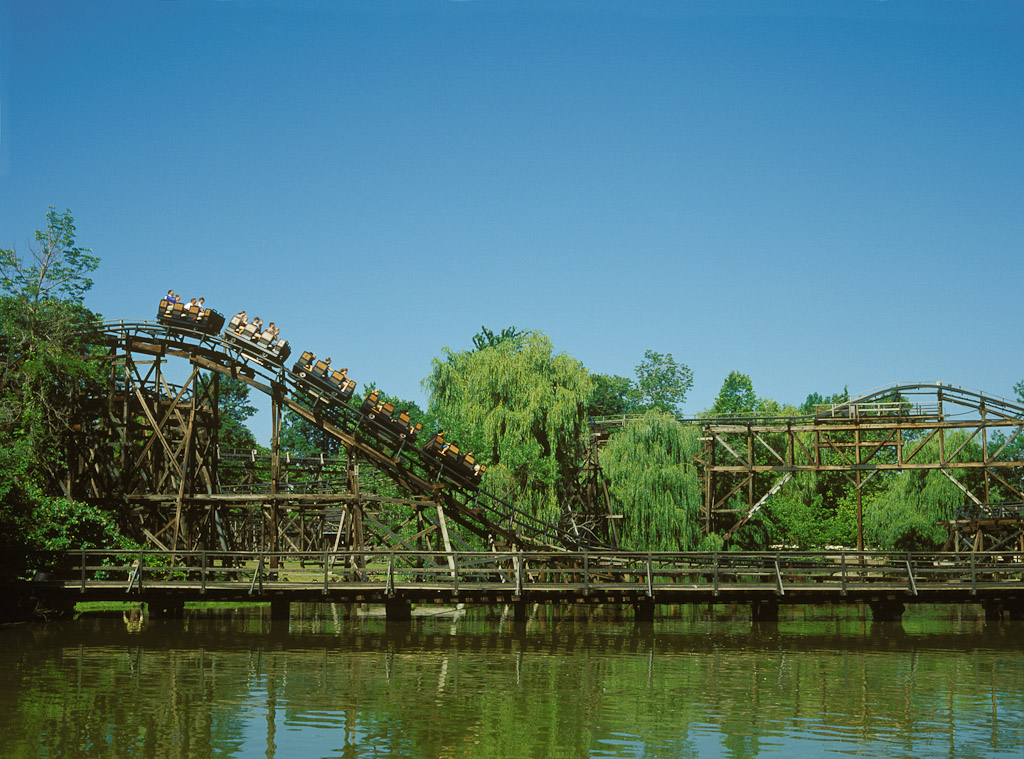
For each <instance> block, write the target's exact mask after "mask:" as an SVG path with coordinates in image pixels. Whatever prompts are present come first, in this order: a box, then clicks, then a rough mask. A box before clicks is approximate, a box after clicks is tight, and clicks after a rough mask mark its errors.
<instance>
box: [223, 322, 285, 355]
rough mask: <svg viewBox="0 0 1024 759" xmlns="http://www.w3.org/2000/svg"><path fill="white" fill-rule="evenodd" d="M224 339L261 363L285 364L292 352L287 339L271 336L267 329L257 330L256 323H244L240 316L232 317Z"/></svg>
mask: <svg viewBox="0 0 1024 759" xmlns="http://www.w3.org/2000/svg"><path fill="white" fill-rule="evenodd" d="M224 341H225V342H226V343H228V344H229V345H231V346H233V347H235V348H237V349H238V350H240V351H241V352H242V353H243V354H244V355H246V356H248V357H250V358H254V359H256V360H257V361H259V362H260V363H265V362H268V361H269V362H270V363H275V364H283V363H284V362H285V361H286V360H287V359H288V356H290V355H291V352H292V349H291V346H290V345H288V341H287V340H278V339H276V338H274V337H271V335H270V334H268V332H267V331H264V332H257V331H256V325H255V324H244V325H243V324H242V320H241V318H240V317H238V316H233V317H231V321H230V322H228V328H227V329H226V330H224Z"/></svg>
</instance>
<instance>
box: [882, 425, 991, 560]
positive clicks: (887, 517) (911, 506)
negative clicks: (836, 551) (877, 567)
mask: <svg viewBox="0 0 1024 759" xmlns="http://www.w3.org/2000/svg"><path fill="white" fill-rule="evenodd" d="M965 442H966V444H964V443H965ZM945 446H946V449H947V450H958V449H960V450H959V453H958V454H957V455H956V461H959V462H963V461H980V460H981V446H980V445H978V444H977V443H976V442H974V441H973V440H967V433H964V432H962V431H955V432H952V433H949V434H947V435H946V439H945ZM961 446H963V447H962V448H961ZM914 460H915V461H916V462H918V463H935V462H937V461H939V441H938V439H936V438H933V439H932V440H929V441H928V442H927V443H925V444H924V446H923V447H922V449H921V452H920V453H918V454H917V455H916V456H915V457H914ZM949 474H950V476H952V477H954V478H956V479H957V480H959V481H961V482H962V483H964V484H965V486H966V487H967V488H968V489H970V490H973V491H976V490H978V489H980V487H979V486H980V484H981V483H980V481H979V479H980V477H982V476H983V475H982V474H981V472H980V470H977V469H956V468H953V467H950V469H949ZM965 498H966V496H965V495H964V492H963V491H962V490H961V489H960V488H959V487H957V485H956V484H954V483H953V482H952V481H950V479H949V477H947V476H946V475H945V474H943V472H941V471H938V470H934V469H932V470H924V469H912V470H909V471H905V472H900V473H899V474H898V475H896V476H895V477H893V478H892V479H891V480H890V481H889V482H888V483H887V487H885V488H884V489H883V490H880V491H879V492H878V493H876V494H873V497H871V498H870V500H868V501H867V502H866V503H865V504H864V533H865V540H866V542H868V543H870V544H872V545H874V546H875V547H877V548H882V549H889V550H899V551H927V550H937V549H939V548H941V547H942V546H943V544H944V543H945V541H946V537H947V535H948V529H947V527H946V524H945V522H947V521H948V520H950V519H952V518H953V516H954V515H955V513H956V510H957V507H959V506H960V505H961V504H963V503H964V499H965Z"/></svg>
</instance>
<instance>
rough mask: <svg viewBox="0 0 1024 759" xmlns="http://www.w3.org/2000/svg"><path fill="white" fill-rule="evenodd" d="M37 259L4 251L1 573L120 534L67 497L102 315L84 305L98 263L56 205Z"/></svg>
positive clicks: (36, 248) (33, 253) (0, 283)
mask: <svg viewBox="0 0 1024 759" xmlns="http://www.w3.org/2000/svg"><path fill="white" fill-rule="evenodd" d="M46 222H47V224H46V228H45V229H43V230H39V231H37V232H36V233H35V236H34V238H33V240H32V241H31V242H30V243H29V245H28V248H29V253H30V258H31V260H29V261H26V260H23V259H22V258H21V257H20V256H19V255H18V254H17V253H16V251H15V250H14V249H13V248H11V249H3V250H0V288H2V293H3V294H2V295H0V535H2V539H0V547H2V549H3V553H2V558H0V573H2V574H4V575H6V576H7V577H11V576H19V575H22V574H24V572H25V571H26V570H27V569H29V568H31V567H41V566H44V565H45V563H46V560H45V558H44V557H45V556H46V555H50V556H52V552H53V551H56V550H59V549H62V548H66V547H68V546H71V545H85V544H89V543H90V542H91V543H93V544H95V542H96V541H98V540H100V539H104V538H110V537H111V536H116V530H115V529H114V528H113V523H112V521H111V520H110V518H109V516H107V515H104V514H102V513H101V512H99V511H98V510H96V509H93V508H91V507H88V506H85V505H84V504H80V503H77V502H75V501H72V500H69V499H66V498H63V497H61V494H60V487H59V484H60V482H61V481H62V479H63V475H64V473H65V467H66V462H67V460H68V453H69V448H70V446H72V445H73V444H74V443H73V441H74V436H75V423H76V411H75V409H76V405H75V402H76V398H77V397H80V396H85V395H91V394H93V393H95V392H96V390H95V388H96V386H97V382H98V379H97V373H96V369H95V366H94V362H91V361H90V360H89V359H88V354H89V353H90V351H91V343H90V340H91V335H92V334H93V333H92V331H91V328H92V327H94V326H95V323H96V319H97V317H96V315H95V314H93V313H92V312H90V311H89V310H88V309H86V308H85V307H84V306H83V305H82V297H83V296H84V294H85V293H86V292H87V291H88V290H89V288H90V287H91V286H92V280H91V279H90V278H89V276H88V275H89V274H90V273H92V272H93V271H94V270H95V269H96V267H97V265H98V262H99V259H98V258H97V257H96V256H93V255H92V253H91V251H89V250H88V249H86V248H82V247H79V246H77V245H76V244H75V225H74V219H73V218H72V216H71V213H70V212H69V211H65V212H64V213H58V212H56V211H55V210H54V209H52V208H51V209H50V211H49V213H47V215H46Z"/></svg>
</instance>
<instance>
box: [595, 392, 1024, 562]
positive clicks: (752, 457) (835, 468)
mask: <svg viewBox="0 0 1024 759" xmlns="http://www.w3.org/2000/svg"><path fill="white" fill-rule="evenodd" d="M627 421H628V418H621V417H620V418H615V419H602V420H599V421H598V427H599V428H604V429H605V430H608V429H609V428H613V427H615V426H621V425H622V424H625V423H626V422H627ZM679 421H681V422H683V423H686V424H696V425H700V427H701V429H702V440H703V444H704V445H703V451H702V453H701V455H700V456H699V458H698V460H697V461H696V464H697V465H698V467H699V468H700V470H701V471H702V473H703V482H704V503H703V512H702V515H703V519H704V527H705V530H706V531H708V532H710V531H712V530H714V531H717V532H720V533H722V534H723V535H725V536H726V538H727V539H728V538H729V537H731V536H732V535H734V534H735V533H736V532H737V530H739V529H740V528H742V527H743V526H744V525H745V524H747V523H748V521H749V520H750V519H751V518H752V517H753V516H754V515H755V514H756V513H757V512H758V511H759V510H760V509H762V508H763V507H764V506H765V505H766V504H767V503H768V502H769V500H770V499H771V498H772V496H774V495H775V494H776V493H779V492H780V491H781V490H782V489H783V488H784V487H785V486H786V484H787V483H788V482H789V481H790V480H791V479H792V478H793V477H794V476H797V475H799V474H800V473H814V474H827V473H833V474H838V475H841V476H842V477H844V478H845V479H846V480H847V481H848V482H849V484H850V485H851V486H852V487H853V488H854V492H855V494H856V499H857V500H856V505H857V535H858V545H857V549H858V550H863V549H864V544H863V503H862V500H863V499H862V496H863V492H864V488H865V487H866V486H868V484H869V483H871V481H872V480H873V479H874V478H875V477H877V476H878V475H879V474H880V473H883V472H908V471H915V470H916V471H925V472H927V471H936V472H941V474H942V475H943V476H945V477H947V478H948V479H949V480H950V481H951V482H952V483H953V484H954V485H955V486H956V487H957V488H959V489H960V491H961V492H962V493H963V499H964V501H963V506H962V507H961V508H960V509H959V511H958V513H957V514H956V516H955V517H954V519H952V520H950V521H949V522H948V525H947V526H948V528H949V539H948V541H947V548H948V549H950V550H955V551H964V550H970V551H985V550H1018V551H1020V550H1024V461H1021V460H1019V459H1015V458H1013V457H1012V456H1011V455H1010V451H1011V445H1012V444H1013V442H1014V441H1016V440H1018V439H1024V437H1022V433H1024V405H1021V404H1019V403H1015V402H1012V401H1008V400H1006V399H1003V398H998V397H995V396H991V395H987V394H984V393H980V392H977V391H974V390H968V389H965V388H962V387H957V386H953V385H949V384H944V383H941V382H935V383H913V384H897V385H892V386H889V387H885V388H881V389H878V390H875V391H872V392H870V393H867V394H865V395H862V396H860V397H857V398H853V399H851V400H849V401H846V402H844V403H838V404H832V405H827V406H821V407H819V408H818V409H817V410H816V413H814V414H808V415H804V416H795V417H777V418H765V417H751V416H746V417H745V416H735V417H719V418H697V419H680V420H679ZM996 433H998V435H997V434H996ZM936 448H937V455H934V449H936ZM926 449H927V450H930V451H931V453H928V454H926ZM969 451H971V455H969Z"/></svg>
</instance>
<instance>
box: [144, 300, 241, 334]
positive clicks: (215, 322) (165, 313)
mask: <svg viewBox="0 0 1024 759" xmlns="http://www.w3.org/2000/svg"><path fill="white" fill-rule="evenodd" d="M156 320H157V321H158V322H161V323H162V324H166V325H168V326H169V327H177V328H179V329H190V330H194V331H196V332H202V333H204V334H207V335H215V334H217V333H218V332H220V330H221V327H223V326H224V315H223V314H221V313H220V312H219V311H215V310H214V309H212V308H205V309H204V308H199V307H198V306H195V307H190V306H189V304H187V303H171V302H170V301H169V300H167V299H166V298H164V299H162V300H161V301H160V307H159V308H158V310H157V312H156Z"/></svg>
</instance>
